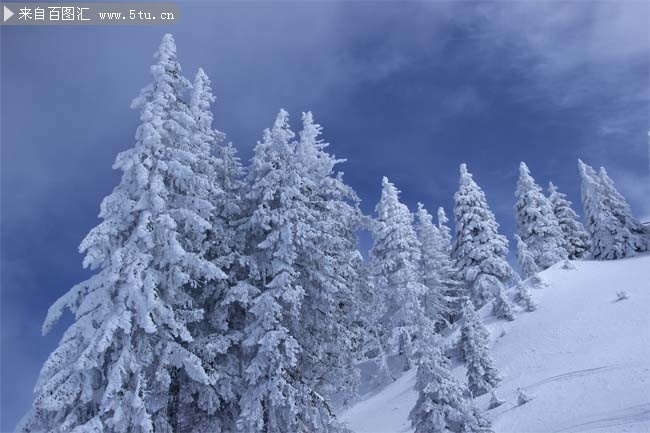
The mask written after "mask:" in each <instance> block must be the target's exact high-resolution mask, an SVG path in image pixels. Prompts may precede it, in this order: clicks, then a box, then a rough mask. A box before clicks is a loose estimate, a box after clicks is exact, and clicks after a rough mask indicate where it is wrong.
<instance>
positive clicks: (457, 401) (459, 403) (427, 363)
mask: <svg viewBox="0 0 650 433" xmlns="http://www.w3.org/2000/svg"><path fill="white" fill-rule="evenodd" d="M439 344H440V343H439V342H437V343H434V344H431V345H429V347H430V348H429V350H427V352H426V353H425V354H424V355H423V356H422V357H421V358H420V360H419V362H418V370H417V381H416V385H415V388H416V390H417V391H418V400H417V402H416V403H415V407H413V409H412V410H411V413H410V414H409V418H410V420H411V425H412V426H413V427H414V428H415V433H449V432H454V433H489V432H491V431H492V429H491V426H490V423H489V421H488V420H487V419H485V418H484V417H483V416H482V415H481V413H480V412H479V411H478V410H477V409H476V408H475V407H474V406H473V403H472V401H471V400H468V399H466V398H465V396H464V394H465V393H466V389H465V387H464V386H463V385H462V384H460V383H458V381H457V380H456V378H455V377H454V376H453V374H452V372H451V366H450V363H449V359H447V357H446V356H445V355H444V354H443V353H442V351H441V349H440V347H439Z"/></svg>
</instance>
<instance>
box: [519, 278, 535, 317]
mask: <svg viewBox="0 0 650 433" xmlns="http://www.w3.org/2000/svg"><path fill="white" fill-rule="evenodd" d="M514 300H515V302H516V303H517V304H519V305H520V306H521V307H523V308H524V309H525V310H526V311H528V312H531V311H535V310H536V309H537V304H535V301H534V300H533V295H532V294H531V293H530V290H529V289H528V285H527V284H526V283H525V282H524V281H522V280H521V279H520V280H519V281H517V285H516V286H515V295H514Z"/></svg>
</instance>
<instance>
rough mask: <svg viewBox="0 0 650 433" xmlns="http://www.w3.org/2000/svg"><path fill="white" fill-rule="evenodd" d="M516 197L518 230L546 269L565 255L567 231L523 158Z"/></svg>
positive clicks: (536, 260) (538, 261)
mask: <svg viewBox="0 0 650 433" xmlns="http://www.w3.org/2000/svg"><path fill="white" fill-rule="evenodd" d="M515 197H517V202H516V203H515V216H516V219H517V234H518V235H519V236H520V237H521V239H522V240H523V241H524V242H525V243H526V246H527V247H528V250H529V251H530V253H531V254H532V256H533V258H534V259H535V263H537V266H539V267H540V268H541V269H542V270H543V269H546V268H548V267H549V266H551V265H553V264H555V263H557V262H559V261H561V260H563V259H565V258H566V257H567V252H566V248H565V241H564V235H563V233H562V230H561V229H560V225H559V223H558V220H557V218H556V217H555V214H554V213H553V208H552V207H551V204H550V202H549V201H548V199H547V198H546V196H544V194H543V192H542V189H541V188H540V187H539V185H537V184H536V183H535V179H533V177H532V176H531V175H530V170H528V166H527V165H526V163H524V162H522V163H520V164H519V180H518V181H517V190H516V191H515Z"/></svg>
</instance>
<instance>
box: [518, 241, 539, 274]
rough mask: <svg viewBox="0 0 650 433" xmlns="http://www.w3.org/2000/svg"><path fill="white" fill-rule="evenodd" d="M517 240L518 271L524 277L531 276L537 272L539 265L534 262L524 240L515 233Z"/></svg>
mask: <svg viewBox="0 0 650 433" xmlns="http://www.w3.org/2000/svg"><path fill="white" fill-rule="evenodd" d="M515 240H516V241H517V263H518V265H519V272H521V275H522V276H523V277H524V279H526V278H528V277H532V276H533V275H535V274H536V273H538V272H539V266H537V263H535V258H534V257H533V255H532V254H531V253H530V251H529V250H528V246H527V245H526V242H524V241H523V240H522V239H521V237H520V236H519V235H515Z"/></svg>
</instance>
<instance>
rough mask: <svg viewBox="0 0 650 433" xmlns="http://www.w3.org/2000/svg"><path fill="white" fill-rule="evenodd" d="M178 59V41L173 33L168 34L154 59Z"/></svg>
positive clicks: (161, 42)
mask: <svg viewBox="0 0 650 433" xmlns="http://www.w3.org/2000/svg"><path fill="white" fill-rule="evenodd" d="M175 57H176V41H175V40H174V36H173V35H172V34H171V33H166V34H165V35H164V36H163V37H162V40H161V41H160V45H159V46H158V51H156V53H155V54H154V58H156V59H158V60H168V59H171V58H175Z"/></svg>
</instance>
